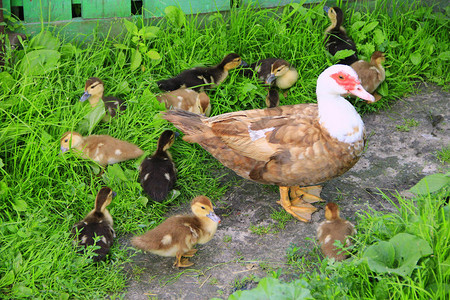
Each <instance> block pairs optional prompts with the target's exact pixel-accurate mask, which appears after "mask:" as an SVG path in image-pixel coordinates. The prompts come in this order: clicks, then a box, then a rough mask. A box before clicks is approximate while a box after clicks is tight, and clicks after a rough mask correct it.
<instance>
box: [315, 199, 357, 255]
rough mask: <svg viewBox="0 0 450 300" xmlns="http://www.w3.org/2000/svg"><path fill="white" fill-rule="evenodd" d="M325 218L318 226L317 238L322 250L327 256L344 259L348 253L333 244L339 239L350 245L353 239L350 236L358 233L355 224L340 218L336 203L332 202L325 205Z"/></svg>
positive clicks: (347, 245)
mask: <svg viewBox="0 0 450 300" xmlns="http://www.w3.org/2000/svg"><path fill="white" fill-rule="evenodd" d="M325 218H326V219H327V220H326V221H323V222H322V223H320V225H319V228H317V239H318V240H319V243H320V246H321V249H322V252H323V254H324V255H325V256H326V257H329V258H334V259H335V260H336V261H341V260H344V259H346V258H347V257H348V255H346V254H345V253H340V252H342V251H341V250H340V249H338V248H337V247H336V246H335V245H333V244H334V242H335V241H337V240H338V241H341V243H342V244H343V245H345V246H346V247H349V246H350V245H351V241H350V239H349V238H348V237H349V236H352V235H355V234H356V230H355V226H354V225H353V224H352V223H350V222H349V221H346V220H343V219H341V218H340V216H339V207H338V206H337V204H336V203H332V202H330V203H328V204H327V205H326V206H325Z"/></svg>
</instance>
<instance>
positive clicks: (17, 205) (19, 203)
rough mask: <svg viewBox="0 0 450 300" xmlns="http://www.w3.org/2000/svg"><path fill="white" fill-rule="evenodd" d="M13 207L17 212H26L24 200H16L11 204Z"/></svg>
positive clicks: (26, 205) (26, 206)
mask: <svg viewBox="0 0 450 300" xmlns="http://www.w3.org/2000/svg"><path fill="white" fill-rule="evenodd" d="M13 207H14V209H15V210H17V211H26V210H27V208H28V204H27V203H26V202H25V201H24V200H20V199H17V200H16V201H15V203H14V204H13Z"/></svg>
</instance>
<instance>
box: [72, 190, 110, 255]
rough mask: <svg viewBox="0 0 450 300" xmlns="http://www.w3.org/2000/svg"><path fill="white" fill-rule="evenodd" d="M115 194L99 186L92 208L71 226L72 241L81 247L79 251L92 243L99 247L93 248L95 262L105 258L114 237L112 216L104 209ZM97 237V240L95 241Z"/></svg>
mask: <svg viewBox="0 0 450 300" xmlns="http://www.w3.org/2000/svg"><path fill="white" fill-rule="evenodd" d="M115 196H116V193H115V192H113V191H112V190H111V189H110V188H109V187H103V188H101V189H100V191H99V192H98V194H97V197H96V198H95V207H94V209H93V210H92V211H90V212H89V213H88V214H87V215H86V217H85V218H84V219H83V220H81V221H80V222H78V223H76V224H75V225H74V226H73V228H72V236H73V238H74V240H73V243H74V245H75V246H78V247H81V248H82V249H81V250H80V252H81V251H83V250H84V248H85V247H87V246H91V245H94V244H95V245H97V246H99V247H100V248H99V249H96V250H94V252H95V253H96V254H97V256H95V257H94V258H93V260H94V261H95V262H97V261H101V260H104V259H105V257H106V255H107V254H108V253H109V249H110V248H111V246H112V244H113V241H114V238H115V237H116V234H115V232H114V229H113V218H112V216H111V214H110V213H109V211H108V210H107V209H106V207H107V206H108V205H109V204H110V203H111V200H112V198H114V197H115ZM97 238H99V240H98V241H97V242H95V240H96V239H97Z"/></svg>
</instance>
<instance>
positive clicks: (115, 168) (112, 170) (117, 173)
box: [108, 164, 129, 181]
mask: <svg viewBox="0 0 450 300" xmlns="http://www.w3.org/2000/svg"><path fill="white" fill-rule="evenodd" d="M108 175H109V177H110V178H114V179H119V180H121V181H129V180H128V177H127V176H125V173H124V172H123V170H122V168H121V167H120V165H119V164H114V165H109V166H108Z"/></svg>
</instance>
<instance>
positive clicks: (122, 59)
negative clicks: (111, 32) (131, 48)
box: [116, 51, 127, 68]
mask: <svg viewBox="0 0 450 300" xmlns="http://www.w3.org/2000/svg"><path fill="white" fill-rule="evenodd" d="M126 60H127V59H126V57H125V54H124V53H123V52H122V51H120V52H119V54H117V60H116V63H117V65H118V66H119V67H120V68H123V66H124V65H125V62H126Z"/></svg>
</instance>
